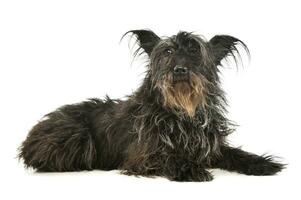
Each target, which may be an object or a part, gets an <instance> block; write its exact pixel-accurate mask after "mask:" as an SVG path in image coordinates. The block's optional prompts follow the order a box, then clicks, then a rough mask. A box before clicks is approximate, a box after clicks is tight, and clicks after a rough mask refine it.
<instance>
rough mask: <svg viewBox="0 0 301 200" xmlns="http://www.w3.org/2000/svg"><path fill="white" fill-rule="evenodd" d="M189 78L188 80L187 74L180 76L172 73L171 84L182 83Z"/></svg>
mask: <svg viewBox="0 0 301 200" xmlns="http://www.w3.org/2000/svg"><path fill="white" fill-rule="evenodd" d="M189 80H190V75H189V74H186V75H181V76H178V75H173V77H172V82H173V84H178V83H183V82H187V83H189Z"/></svg>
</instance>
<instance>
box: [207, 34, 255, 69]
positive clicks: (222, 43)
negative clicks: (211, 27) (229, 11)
mask: <svg viewBox="0 0 301 200" xmlns="http://www.w3.org/2000/svg"><path fill="white" fill-rule="evenodd" d="M237 45H241V46H242V47H243V49H244V50H245V51H246V52H247V54H248V56H249V55H250V52H249V49H248V47H247V45H246V44H245V43H244V42H242V41H241V40H239V39H237V38H235V37H232V36H229V35H216V36H214V37H213V38H212V39H211V40H210V41H209V47H210V49H211V51H212V53H213V60H214V64H215V65H216V66H217V65H220V64H221V61H222V59H223V58H225V57H227V56H232V57H233V58H234V59H235V61H236V57H235V56H236V55H238V56H240V52H239V51H238V49H237V47H236V46H237Z"/></svg>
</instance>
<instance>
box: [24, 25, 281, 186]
mask: <svg viewBox="0 0 301 200" xmlns="http://www.w3.org/2000/svg"><path fill="white" fill-rule="evenodd" d="M127 34H132V35H133V36H135V37H136V39H137V43H138V44H139V48H138V50H137V51H136V54H138V52H141V51H143V52H144V53H145V54H146V55H147V56H148V57H149V63H148V66H147V73H146V77H145V79H144V81H143V84H142V85H141V86H140V88H138V89H137V91H136V92H134V93H133V94H132V95H131V96H129V97H128V98H127V100H124V101H122V100H118V99H117V100H113V99H110V98H109V97H107V98H106V99H105V100H99V99H91V100H89V101H86V102H82V103H80V104H75V105H67V106H64V107H61V108H59V109H58V110H56V111H54V112H52V113H50V114H48V115H46V116H45V117H44V119H42V120H41V121H40V122H39V123H38V124H37V125H35V126H34V127H33V128H32V130H31V131H30V133H29V134H28V136H27V138H26V140H25V141H24V142H23V144H22V145H21V147H20V154H19V157H20V158H21V159H23V160H24V164H25V166H26V167H32V168H34V169H36V170H38V171H47V172H63V171H80V170H92V169H101V170H112V169H120V170H121V171H122V172H123V173H125V174H128V175H142V176H163V177H166V178H168V179H170V180H174V181H209V180H212V175H211V174H210V172H208V171H207V168H221V169H225V170H229V171H236V172H239V173H244V174H249V175H272V174H275V173H277V172H279V171H280V170H281V169H282V168H283V167H284V165H283V164H281V163H278V162H275V161H273V159H272V157H271V156H258V155H255V154H252V153H248V152H245V151H242V150H241V149H239V148H233V147H231V146H230V145H229V144H228V143H227V142H226V136H227V135H229V134H230V133H232V132H233V131H234V127H235V125H234V124H233V123H232V122H231V121H230V120H228V119H227V118H226V113H227V110H226V105H227V102H226V98H225V95H224V92H223V90H222V88H221V87H220V82H219V67H220V65H221V60H222V59H224V58H226V57H227V56H234V57H235V56H236V55H237V53H239V51H238V49H237V47H236V45H237V44H241V45H242V46H243V47H244V48H245V50H246V51H247V53H248V49H247V47H246V45H245V44H244V43H243V42H242V41H240V40H239V39H236V38H234V37H232V36H226V35H222V36H215V37H213V38H212V39H211V40H210V41H209V42H208V41H206V40H205V39H203V38H202V37H200V36H197V35H195V34H192V33H187V32H179V33H178V34H177V35H174V36H171V37H166V38H160V37H159V36H157V35H156V34H155V33H154V32H152V31H150V30H133V31H129V32H127ZM238 55H239V54H238ZM178 68H181V69H182V70H184V71H182V72H183V73H182V74H181V73H180V74H179V73H178V72H177V71H176V69H178Z"/></svg>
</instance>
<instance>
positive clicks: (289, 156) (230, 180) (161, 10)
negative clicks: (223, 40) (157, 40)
mask: <svg viewBox="0 0 301 200" xmlns="http://www.w3.org/2000/svg"><path fill="white" fill-rule="evenodd" d="M300 19H301V14H300V6H299V5H298V1H297V0H296V1H290V0H286V1H276V0H274V1H258V2H257V1H255V0H252V1H239V0H238V1H234V0H232V1H213V0H210V1H209V0H208V1H200V0H198V1H189V0H185V1H175V0H173V1H163V0H161V1H155V0H153V1H138V0H137V1H114V0H110V1H77V0H72V1H71V0H70V1H67V0H52V1H41V0H36V1H33V0H28V1H15V0H7V1H6V0H2V1H0V89H1V90H0V94H1V98H0V101H1V103H0V111H1V112H0V121H1V125H0V134H1V139H0V143H1V144H0V148H1V149H0V154H1V155H0V156H1V157H0V158H1V164H0V167H1V169H0V173H1V178H0V183H1V192H0V199H33V200H34V199H52V200H53V199H105V198H107V199H117V198H122V199H155V198H157V199H192V198H197V199H205V198H206V199H217V198H225V199H228V198H229V199H230V198H231V199H255V198H256V199H263V198H268V199H271V198H274V199H278V198H279V199H300V194H298V193H297V191H296V190H297V187H300V184H299V183H298V182H297V181H299V179H300V178H301V177H300V167H301V165H300V153H299V152H300V150H299V146H300V145H299V143H300V129H299V124H300V113H301V109H300V100H301V98H300V86H301V81H300V76H301V74H300V72H301V70H300V68H301V66H300V45H301V39H300V38H301V37H300V35H301V30H300ZM137 28H150V29H152V30H154V31H155V32H156V33H157V34H158V35H161V36H169V35H172V34H176V33H177V32H178V31H179V30H186V31H196V32H197V33H199V34H202V35H204V36H205V37H206V38H207V39H210V38H211V37H212V36H214V35H215V34H229V35H233V36H235V37H238V38H240V39H241V40H243V41H244V42H245V43H246V44H247V45H248V46H249V48H250V51H251V61H250V63H248V61H247V60H246V59H245V61H246V62H245V65H244V67H243V68H242V67H240V68H239V70H236V69H235V67H232V66H233V63H229V67H228V68H227V69H225V70H223V76H222V78H223V83H224V88H225V90H226V91H227V94H228V99H229V101H230V107H229V111H230V113H229V117H230V118H231V119H233V120H234V121H236V122H237V123H238V124H240V127H239V128H238V129H237V131H236V132H235V133H234V134H233V135H231V136H230V137H229V140H230V141H231V143H232V144H234V145H237V146H238V145H242V147H243V148H244V149H245V150H248V151H251V152H254V153H258V154H262V153H272V154H275V155H277V156H280V157H283V158H284V162H286V163H288V164H289V165H288V168H287V169H286V170H285V171H283V172H281V173H280V174H279V175H277V176H271V177H254V176H245V175H239V174H236V173H229V172H224V171H221V170H214V171H213V174H214V176H215V179H214V180H213V181H212V182H208V183H176V182H170V181H168V180H166V179H163V178H156V179H148V178H135V177H128V176H124V175H120V174H118V172H117V171H112V172H103V171H93V172H82V173H64V174H37V173H33V172H32V171H30V170H29V171H28V170H24V168H23V165H22V164H21V163H18V161H17V160H16V159H15V157H16V154H17V151H16V149H17V147H18V146H19V145H20V143H21V142H22V141H23V140H24V139H25V137H26V135H27V133H28V131H29V130H30V128H31V127H32V126H33V125H34V124H35V123H37V121H38V120H39V119H40V118H41V117H42V116H43V115H44V114H46V113H48V112H50V111H52V110H54V109H55V108H57V107H59V106H61V105H64V104H69V103H75V102H79V101H82V100H85V99H87V98H91V97H103V96H104V95H105V94H109V95H110V96H111V97H113V98H117V97H124V96H125V95H127V94H130V93H131V92H132V91H133V90H135V88H137V87H138V85H139V84H140V83H141V80H142V79H143V72H144V71H145V68H144V64H143V60H138V61H134V62H133V63H132V57H131V52H130V50H129V47H128V43H127V40H126V39H125V40H124V41H123V42H121V43H119V40H120V38H121V36H122V34H123V33H125V32H126V31H128V30H131V29H137ZM298 185H299V186H298Z"/></svg>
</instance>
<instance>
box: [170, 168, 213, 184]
mask: <svg viewBox="0 0 301 200" xmlns="http://www.w3.org/2000/svg"><path fill="white" fill-rule="evenodd" d="M168 179H170V180H172V181H179V182H205V181H211V180H213V176H212V175H211V173H210V172H208V171H207V170H205V169H203V168H188V169H183V168H181V169H180V170H179V171H178V172H177V173H176V174H174V175H173V176H170V177H168Z"/></svg>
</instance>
